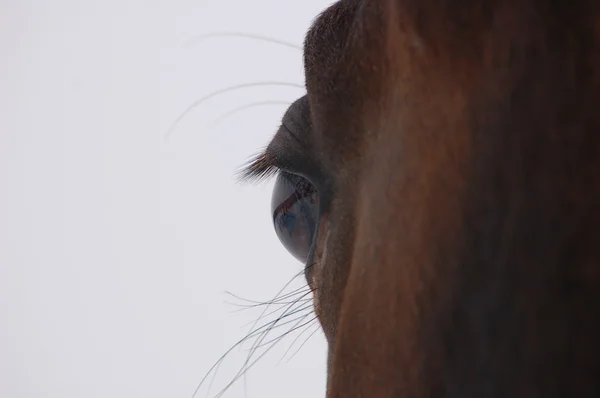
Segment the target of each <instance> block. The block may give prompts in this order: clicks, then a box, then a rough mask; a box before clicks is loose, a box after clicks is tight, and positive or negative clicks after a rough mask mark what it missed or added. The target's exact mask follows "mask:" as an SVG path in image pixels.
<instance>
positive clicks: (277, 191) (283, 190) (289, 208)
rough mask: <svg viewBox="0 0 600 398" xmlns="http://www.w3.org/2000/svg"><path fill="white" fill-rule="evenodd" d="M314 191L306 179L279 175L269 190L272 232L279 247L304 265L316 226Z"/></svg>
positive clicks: (315, 191) (283, 174) (286, 174)
mask: <svg viewBox="0 0 600 398" xmlns="http://www.w3.org/2000/svg"><path fill="white" fill-rule="evenodd" d="M317 200H318V197H317V190H316V189H315V187H314V186H313V185H312V184H311V183H310V182H308V181H307V180H306V179H304V178H302V177H300V176H297V175H294V174H289V173H280V174H279V176H278V177H277V181H276V182H275V188H274V189H273V198H272V200H271V210H272V212H273V224H274V225H275V232H276V233H277V237H279V240H280V241H281V243H282V244H283V246H284V247H285V248H286V249H287V251H289V252H290V253H291V254H292V255H293V256H294V257H296V258H297V259H298V260H300V261H302V262H305V261H306V257H307V256H308V252H309V250H310V246H311V244H312V239H313V235H314V233H315V228H316V223H317Z"/></svg>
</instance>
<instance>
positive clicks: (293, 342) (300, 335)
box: [277, 317, 319, 365]
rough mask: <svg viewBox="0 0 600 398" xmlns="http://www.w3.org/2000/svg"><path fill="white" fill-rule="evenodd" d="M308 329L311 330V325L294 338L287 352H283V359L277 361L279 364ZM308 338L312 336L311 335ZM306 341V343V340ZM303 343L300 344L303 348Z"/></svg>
mask: <svg viewBox="0 0 600 398" xmlns="http://www.w3.org/2000/svg"><path fill="white" fill-rule="evenodd" d="M316 319H317V317H314V318H313V320H316ZM317 326H319V324H318V322H317ZM308 330H310V326H309V327H307V328H306V329H304V330H303V331H302V332H300V333H299V334H298V336H296V338H295V339H294V341H292V344H290V346H289V347H288V349H287V350H286V351H285V353H284V354H283V356H282V357H281V359H280V360H279V362H277V365H279V364H280V363H281V361H283V359H284V358H285V356H286V355H287V354H288V352H290V350H291V349H292V347H293V346H294V344H296V342H297V341H298V339H299V338H300V337H302V335H303V334H304V333H306V332H307V331H308ZM317 330H318V328H317ZM313 333H314V332H313ZM311 336H312V334H311ZM308 338H310V336H309V337H308ZM305 343H306V342H305ZM302 345H304V343H303V344H302ZM302 345H301V346H300V347H301V348H302ZM296 352H297V351H296ZM292 358H293V355H292ZM290 359H291V358H290ZM288 361H289V359H288ZM286 363H287V361H286Z"/></svg>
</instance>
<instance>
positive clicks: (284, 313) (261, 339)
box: [225, 282, 308, 389]
mask: <svg viewBox="0 0 600 398" xmlns="http://www.w3.org/2000/svg"><path fill="white" fill-rule="evenodd" d="M288 283H289V282H288ZM306 294H308V293H306ZM306 294H305V295H306ZM302 297H304V295H303V296H301V298H302ZM291 308H292V306H289V307H288V308H287V309H286V310H285V311H284V312H283V314H281V315H280V316H279V317H278V318H277V319H276V320H275V321H273V322H272V323H271V324H270V325H271V326H270V327H269V328H268V329H266V330H265V331H264V333H262V334H261V337H260V338H258V339H257V341H256V342H255V343H254V344H253V345H252V348H251V349H250V351H251V352H250V354H249V355H248V358H247V359H246V362H244V365H243V366H242V367H241V369H240V370H239V371H238V373H237V374H236V376H235V377H234V380H232V381H231V382H230V383H229V384H228V385H227V387H225V389H227V388H229V386H231V385H233V383H234V382H235V381H236V380H238V379H239V377H240V375H241V374H243V373H244V372H247V371H248V370H249V368H250V367H248V362H250V359H251V358H252V356H253V355H254V353H255V352H256V350H257V349H258V346H259V345H260V344H261V343H262V342H263V340H264V339H265V338H266V337H267V336H268V334H269V333H270V332H271V331H272V330H273V327H274V326H275V325H276V324H277V323H278V322H279V321H280V320H282V319H284V318H285V317H286V316H287V315H286V313H287V312H288V311H289V310H290V309H291ZM279 341H281V339H279V340H277V341H276V342H275V343H274V344H273V345H271V347H269V348H268V349H267V350H266V352H268V351H269V350H271V349H272V348H273V347H274V346H275V345H276V344H277V343H278V342H279ZM263 355H264V354H262V355H261V356H260V357H262V356H263ZM260 357H259V358H260ZM254 363H255V362H253V364H254Z"/></svg>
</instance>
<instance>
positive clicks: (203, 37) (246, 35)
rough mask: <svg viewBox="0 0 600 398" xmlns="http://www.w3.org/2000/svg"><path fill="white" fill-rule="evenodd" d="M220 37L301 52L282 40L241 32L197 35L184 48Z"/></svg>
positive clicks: (294, 45)
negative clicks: (257, 42) (251, 40)
mask: <svg viewBox="0 0 600 398" xmlns="http://www.w3.org/2000/svg"><path fill="white" fill-rule="evenodd" d="M222 37H241V38H244V39H253V40H259V41H264V42H267V43H273V44H278V45H280V46H284V47H289V48H293V49H295V50H299V51H302V47H301V46H299V45H297V44H293V43H290V42H287V41H284V40H277V39H273V38H270V37H267V36H261V35H255V34H253V33H242V32H214V33H207V34H203V35H199V36H195V37H192V38H191V39H188V40H187V43H186V44H185V45H184V46H185V47H191V46H192V45H194V44H196V43H197V42H200V41H204V40H207V39H214V38H222Z"/></svg>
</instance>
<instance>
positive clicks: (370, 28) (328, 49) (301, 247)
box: [246, 0, 600, 398]
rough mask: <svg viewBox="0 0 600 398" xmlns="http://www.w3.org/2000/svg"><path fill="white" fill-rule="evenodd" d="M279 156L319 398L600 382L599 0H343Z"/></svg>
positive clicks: (553, 388)
mask: <svg viewBox="0 0 600 398" xmlns="http://www.w3.org/2000/svg"><path fill="white" fill-rule="evenodd" d="M304 63H305V75H306V90H307V94H306V96H304V97H302V98H300V99H298V100H297V101H296V102H294V103H293V104H292V105H291V106H290V108H289V109H288V111H287V113H286V115H285V116H284V118H283V121H282V125H281V128H280V129H279V131H278V132H277V134H276V135H275V137H274V138H273V140H272V141H271V142H270V144H269V146H268V147H267V149H266V150H265V151H264V153H262V154H261V155H260V156H259V157H258V158H257V159H256V160H255V161H254V162H253V163H252V164H250V166H249V168H248V169H247V171H246V172H247V174H248V176H263V175H265V174H269V173H272V172H275V171H276V172H277V173H279V175H278V177H277V178H278V180H277V183H276V185H275V192H274V195H273V217H274V220H275V227H276V231H277V234H278V236H279V237H280V239H281V241H282V242H283V243H284V245H285V246H286V247H287V248H288V250H290V252H291V253H292V254H293V255H294V256H296V257H297V258H299V259H300V260H302V261H304V262H305V264H306V269H305V274H306V279H307V282H308V284H309V286H310V287H311V288H312V289H313V290H314V307H315V312H316V314H317V316H318V318H319V321H320V323H321V325H322V328H323V331H324V333H325V336H326V338H327V342H328V346H329V352H328V379H327V397H328V398H342V397H343V398H348V397H456V398H458V397H461V398H466V397H490V398H491V397H498V398H500V397H559V396H560V397H563V396H569V397H570V396H586V397H587V396H590V397H591V396H599V395H600V389H599V386H600V381H599V379H598V377H597V375H598V369H600V363H599V362H600V360H599V358H600V355H599V354H600V349H599V344H598V332H599V329H598V321H597V318H598V314H599V313H600V312H599V310H600V304H599V303H600V300H599V299H600V290H599V289H600V285H599V262H600V232H598V226H599V225H600V210H599V205H600V130H599V128H600V3H598V2H595V1H585V0H571V1H568V2H567V1H550V0H545V1H543V0H519V1H515V0H488V1H475V0H454V1H450V0H438V1H432V0H420V1H415V0H340V1H338V2H336V3H335V4H333V5H332V6H331V7H329V8H328V9H327V10H326V11H324V12H323V13H322V14H321V15H320V16H319V17H318V18H317V19H316V20H315V22H314V24H313V26H312V27H311V29H310V30H309V32H308V33H307V35H306V40H305V44H304Z"/></svg>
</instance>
